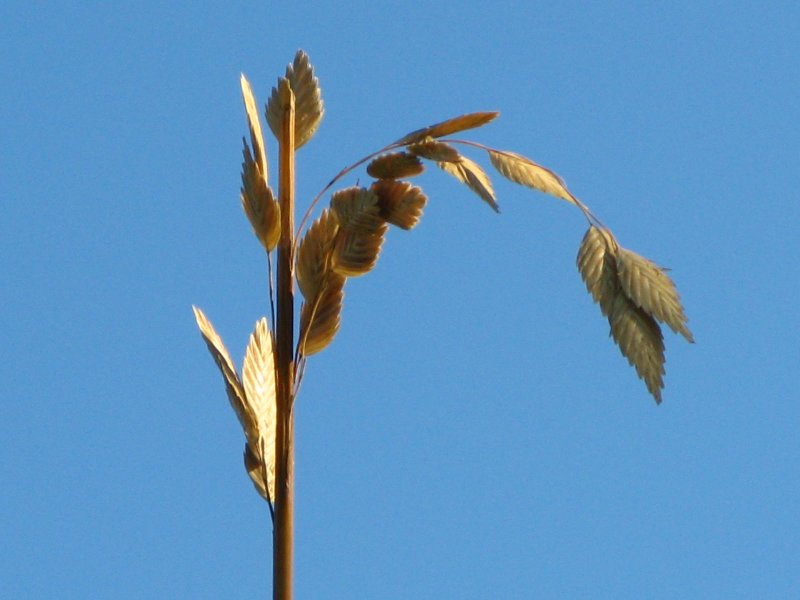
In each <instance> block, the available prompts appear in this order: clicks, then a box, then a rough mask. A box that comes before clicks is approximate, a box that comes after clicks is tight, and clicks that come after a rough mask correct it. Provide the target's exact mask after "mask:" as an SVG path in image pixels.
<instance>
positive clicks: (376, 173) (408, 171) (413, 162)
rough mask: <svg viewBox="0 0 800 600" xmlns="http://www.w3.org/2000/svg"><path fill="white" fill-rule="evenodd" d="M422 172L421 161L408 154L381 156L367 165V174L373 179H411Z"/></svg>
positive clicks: (392, 153)
mask: <svg viewBox="0 0 800 600" xmlns="http://www.w3.org/2000/svg"><path fill="white" fill-rule="evenodd" d="M424 170H425V167H424V166H423V164H422V161H420V159H419V158H417V157H416V156H414V155H413V154H409V153H408V152H391V153H389V154H381V155H380V156H378V157H377V158H375V159H373V160H372V162H370V163H369V165H367V173H368V174H369V176H370V177H374V178H375V179H400V178H402V177H413V176H414V175H419V174H420V173H422V172H423V171H424Z"/></svg>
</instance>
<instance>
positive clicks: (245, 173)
mask: <svg viewBox="0 0 800 600" xmlns="http://www.w3.org/2000/svg"><path fill="white" fill-rule="evenodd" d="M242 154H243V155H244V160H243V162H242V188H241V190H242V193H241V200H242V209H243V210H244V212H245V214H246V215H247V220H248V221H250V225H251V226H252V227H253V232H254V233H255V234H256V237H257V238H258V240H259V241H260V242H261V244H262V245H263V246H264V248H265V249H266V250H267V252H269V251H271V250H272V249H273V248H275V246H276V245H277V244H278V240H279V239H280V235H281V216H280V205H279V204H278V202H277V201H276V200H275V198H274V196H273V194H272V190H271V189H269V187H268V186H267V182H266V180H265V179H264V177H263V176H262V175H261V172H260V171H259V169H258V166H257V164H256V162H255V160H254V159H253V156H252V154H251V153H250V148H249V147H248V146H247V142H244V150H243V151H242Z"/></svg>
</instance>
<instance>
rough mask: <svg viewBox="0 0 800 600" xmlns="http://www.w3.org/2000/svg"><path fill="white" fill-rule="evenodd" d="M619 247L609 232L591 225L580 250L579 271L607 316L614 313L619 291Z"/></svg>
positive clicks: (587, 287)
mask: <svg viewBox="0 0 800 600" xmlns="http://www.w3.org/2000/svg"><path fill="white" fill-rule="evenodd" d="M617 247H618V246H617V243H616V240H615V239H614V238H613V237H612V236H611V234H610V233H608V232H606V231H604V230H602V229H598V228H597V227H594V226H590V227H589V229H588V231H587V232H586V235H585V236H583V241H582V242H581V247H580V250H579V251H578V261H577V262H578V271H580V274H581V277H582V278H583V281H584V283H585V284H586V289H587V290H589V293H590V294H591V295H592V298H593V299H594V301H595V302H597V303H598V304H599V305H600V311H601V312H602V313H603V316H606V317H607V316H608V315H609V314H611V307H612V305H613V303H614V298H615V297H616V295H617V293H618V291H619V281H618V277H617V264H616V261H615V260H614V254H615V252H616V248H617Z"/></svg>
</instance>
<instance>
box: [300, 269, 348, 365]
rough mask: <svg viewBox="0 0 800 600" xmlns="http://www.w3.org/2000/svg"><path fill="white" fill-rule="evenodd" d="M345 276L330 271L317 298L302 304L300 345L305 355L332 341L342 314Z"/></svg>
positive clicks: (317, 350)
mask: <svg viewBox="0 0 800 600" xmlns="http://www.w3.org/2000/svg"><path fill="white" fill-rule="evenodd" d="M344 283H345V277H344V276H343V275H339V274H338V273H330V274H329V275H328V278H327V279H326V281H325V285H324V287H323V288H322V289H321V290H320V295H319V297H318V298H317V299H315V300H314V301H311V302H305V303H304V304H303V308H302V311H301V312H300V338H299V342H300V346H301V348H300V349H301V352H302V354H303V355H305V356H311V355H312V354H316V353H317V352H319V351H321V350H323V349H324V348H325V347H326V346H328V344H330V343H331V342H332V341H333V338H334V336H335V335H336V332H337V331H339V324H340V321H341V314H342V301H343V300H344Z"/></svg>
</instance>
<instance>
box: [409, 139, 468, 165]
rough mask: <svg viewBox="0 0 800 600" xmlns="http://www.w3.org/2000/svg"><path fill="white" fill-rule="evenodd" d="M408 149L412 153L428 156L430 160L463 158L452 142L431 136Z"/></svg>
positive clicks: (454, 160)
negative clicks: (440, 140)
mask: <svg viewBox="0 0 800 600" xmlns="http://www.w3.org/2000/svg"><path fill="white" fill-rule="evenodd" d="M408 151H409V152H411V154H414V155H416V156H420V157H422V158H427V159H428V160H435V161H442V162H459V161H460V160H461V158H462V157H461V155H460V154H459V153H458V151H457V150H456V149H455V148H453V147H452V146H451V145H450V144H446V143H444V142H437V141H436V140H434V139H433V138H431V137H426V138H424V139H422V140H420V141H419V142H415V143H413V144H411V145H409V146H408Z"/></svg>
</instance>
